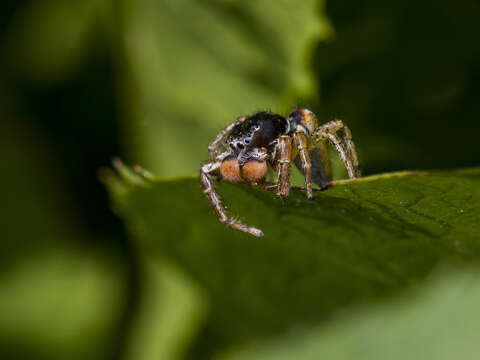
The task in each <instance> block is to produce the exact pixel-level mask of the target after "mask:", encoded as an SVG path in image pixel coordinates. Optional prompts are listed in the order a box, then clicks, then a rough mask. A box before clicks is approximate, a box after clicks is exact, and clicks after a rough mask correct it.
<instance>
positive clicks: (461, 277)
mask: <svg viewBox="0 0 480 360" xmlns="http://www.w3.org/2000/svg"><path fill="white" fill-rule="evenodd" d="M442 275H443V276H444V277H445V278H446V279H443V280H441V281H440V280H438V279H437V281H435V282H434V283H433V284H429V286H428V287H426V288H423V289H421V290H419V291H417V293H413V294H409V295H411V296H410V297H408V298H406V299H402V300H403V301H397V302H395V303H394V304H389V305H388V306H382V307H381V308H380V309H378V308H376V309H373V308H369V309H367V310H368V311H362V312H359V313H358V314H350V315H349V316H348V317H346V316H342V317H340V318H336V319H334V320H331V321H329V322H328V324H327V325H326V326H323V327H321V328H318V329H314V330H311V331H308V332H307V331H296V332H292V333H291V334H289V335H287V336H283V337H281V338H278V339H275V340H273V341H269V342H267V343H266V344H263V345H259V344H257V345H256V346H249V347H247V349H244V350H242V351H240V352H238V353H232V354H230V355H228V356H225V357H221V358H222V359H231V360H241V359H248V360H257V359H264V360H268V359H272V360H273V359H274V360H282V359H298V360H316V359H344V360H348V359H352V360H353V359H355V360H363V359H365V360H367V359H368V360H384V359H390V360H397V359H398V360H404V359H436V360H447V359H450V360H453V359H464V360H467V359H471V360H474V359H477V358H478V354H479V353H480V344H479V343H478V334H479V333H480V322H479V319H480V311H479V308H478V304H479V303H480V285H479V284H480V273H479V272H478V270H477V271H475V272H474V273H473V274H472V273H467V272H465V273H460V274H457V273H456V274H455V276H452V274H446V273H445V274H442Z"/></svg>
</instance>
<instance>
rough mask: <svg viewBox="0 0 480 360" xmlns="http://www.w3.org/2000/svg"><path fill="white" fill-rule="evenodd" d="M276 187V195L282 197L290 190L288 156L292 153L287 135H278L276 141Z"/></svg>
mask: <svg viewBox="0 0 480 360" xmlns="http://www.w3.org/2000/svg"><path fill="white" fill-rule="evenodd" d="M277 146H278V148H277V152H278V157H279V158H278V160H277V161H278V163H279V165H278V188H277V195H278V196H280V197H281V198H282V199H285V198H286V197H287V196H288V192H289V191H290V158H291V155H292V138H291V137H290V136H287V135H283V136H280V139H279V142H278V145H277Z"/></svg>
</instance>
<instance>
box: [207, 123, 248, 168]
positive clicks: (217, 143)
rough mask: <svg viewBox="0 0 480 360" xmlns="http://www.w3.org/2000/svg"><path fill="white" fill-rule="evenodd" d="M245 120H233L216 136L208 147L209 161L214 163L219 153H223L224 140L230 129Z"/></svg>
mask: <svg viewBox="0 0 480 360" xmlns="http://www.w3.org/2000/svg"><path fill="white" fill-rule="evenodd" d="M245 119H247V117H246V116H242V117H240V118H238V119H237V120H235V121H234V122H233V123H231V124H230V125H228V126H227V127H226V128H225V129H223V130H222V131H221V132H220V134H218V135H217V137H216V138H215V139H214V140H213V141H212V142H211V143H210V144H209V145H208V152H209V154H210V160H212V161H214V160H215V158H216V157H217V155H219V153H222V152H223V151H225V149H224V148H222V146H223V143H224V141H225V139H226V138H227V137H228V135H230V132H231V131H232V129H233V128H234V127H235V126H237V125H238V124H241V123H242V122H244V121H245Z"/></svg>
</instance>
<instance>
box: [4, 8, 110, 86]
mask: <svg viewBox="0 0 480 360" xmlns="http://www.w3.org/2000/svg"><path fill="white" fill-rule="evenodd" d="M106 2H107V1H105V0H77V1H69V0H44V1H30V3H28V4H27V5H26V6H25V7H24V8H22V9H21V10H20V11H19V12H18V13H17V14H16V16H15V17H14V21H13V24H12V27H11V29H10V31H9V34H8V37H7V44H6V45H7V47H6V51H7V53H8V58H9V59H10V63H11V67H12V69H13V70H14V71H15V73H17V74H19V75H21V76H22V77H24V78H28V79H29V80H34V81H40V82H46V83H50V82H53V81H56V80H58V78H61V77H64V76H65V75H66V74H68V73H69V72H70V71H71V70H72V69H73V68H74V67H75V65H77V64H78V62H79V61H80V60H81V59H82V58H83V54H84V53H85V52H86V45H87V41H88V39H89V37H88V35H89V34H91V33H92V31H93V25H94V24H95V20H97V18H98V13H99V10H100V9H101V7H102V6H103V5H104V4H105V3H106Z"/></svg>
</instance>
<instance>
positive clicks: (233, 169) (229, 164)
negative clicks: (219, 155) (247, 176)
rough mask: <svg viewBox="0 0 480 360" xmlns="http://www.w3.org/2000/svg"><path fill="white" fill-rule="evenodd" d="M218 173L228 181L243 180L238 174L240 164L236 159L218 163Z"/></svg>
mask: <svg viewBox="0 0 480 360" xmlns="http://www.w3.org/2000/svg"><path fill="white" fill-rule="evenodd" d="M220 174H222V176H223V177H224V178H225V179H227V180H228V181H233V182H244V181H245V180H243V179H242V176H241V175H240V166H239V165H238V160H237V159H229V160H224V161H223V162H222V165H220Z"/></svg>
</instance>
